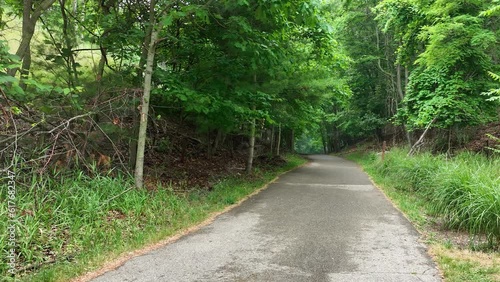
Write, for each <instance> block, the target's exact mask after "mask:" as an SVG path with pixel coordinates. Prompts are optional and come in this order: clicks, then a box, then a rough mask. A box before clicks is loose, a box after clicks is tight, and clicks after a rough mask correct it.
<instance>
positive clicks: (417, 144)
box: [407, 117, 437, 157]
mask: <svg viewBox="0 0 500 282" xmlns="http://www.w3.org/2000/svg"><path fill="white" fill-rule="evenodd" d="M436 119H437V117H435V118H434V119H433V120H431V122H429V124H427V126H426V127H425V130H424V132H423V133H422V135H420V138H418V140H417V142H415V144H413V146H412V147H411V149H410V151H409V152H408V155H407V156H408V157H411V156H413V154H414V153H415V151H416V150H417V149H418V148H419V147H420V146H422V144H423V143H424V137H425V135H426V134H427V131H429V129H430V128H431V125H432V124H433V123H434V122H435V121H436Z"/></svg>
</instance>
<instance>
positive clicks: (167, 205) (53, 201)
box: [0, 156, 305, 281]
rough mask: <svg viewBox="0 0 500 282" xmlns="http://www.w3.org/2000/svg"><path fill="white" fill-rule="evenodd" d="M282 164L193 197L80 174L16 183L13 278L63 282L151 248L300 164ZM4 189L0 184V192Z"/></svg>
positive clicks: (0, 267)
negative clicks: (145, 248) (279, 166)
mask: <svg viewBox="0 0 500 282" xmlns="http://www.w3.org/2000/svg"><path fill="white" fill-rule="evenodd" d="M287 159H288V163H287V164H286V165H285V166H284V167H281V168H276V169H273V170H269V171H259V170H257V171H256V173H255V174H254V176H252V177H251V178H247V177H242V178H228V179H225V180H223V181H221V182H219V183H218V184H216V185H215V186H214V188H213V190H212V191H206V190H197V189H193V190H191V191H190V192H188V193H185V194H178V193H175V192H173V190H172V189H171V188H169V187H158V189H157V190H155V191H148V190H145V189H144V190H140V189H131V190H128V191H127V192H124V191H126V190H127V189H128V188H130V187H132V186H133V181H132V179H130V178H126V177H115V178H111V177H106V176H95V177H88V176H86V175H84V174H82V173H80V174H76V175H72V176H66V177H61V178H59V179H57V180H56V179H50V178H46V177H42V178H40V177H37V176H33V177H32V178H31V183H29V185H26V186H21V185H20V183H21V181H20V180H21V179H18V182H19V184H18V185H17V189H16V199H15V202H16V205H17V212H16V214H17V223H16V236H17V237H16V244H17V246H16V254H17V256H18V257H17V262H18V263H17V267H18V275H17V278H18V280H20V281H68V280H69V279H70V278H72V277H76V276H78V275H81V274H84V273H86V272H88V271H90V270H93V269H97V268H98V267H99V266H100V265H102V264H103V263H104V262H106V261H109V260H110V259H113V258H117V257H118V256H119V255H120V254H121V253H124V252H127V251H130V250H134V249H137V248H141V247H143V246H145V245H149V244H153V243H155V242H158V241H160V240H162V239H165V238H166V237H168V236H171V235H173V234H175V233H176V232H179V231H180V230H182V229H185V228H187V227H189V226H192V225H195V224H197V223H200V222H202V221H203V220H205V219H206V218H208V217H209V216H210V215H211V214H213V213H214V212H217V211H221V210H222V209H224V208H225V207H227V206H229V205H232V204H234V203H237V202H238V201H239V200H241V199H242V198H244V197H245V196H247V195H248V194H250V193H252V192H253V191H255V190H256V189H258V188H260V187H262V186H263V185H264V184H266V183H268V182H269V181H270V180H272V179H273V178H274V177H276V175H278V174H280V173H282V172H284V171H287V170H289V169H291V168H294V167H296V166H298V165H300V164H302V163H304V162H305V160H303V159H301V158H299V157H296V156H288V157H287ZM19 174H20V172H18V175H19ZM18 177H19V176H18ZM5 183H6V182H5V181H3V179H2V185H4V184H5ZM4 188H6V187H3V186H2V187H1V194H0V199H1V201H2V203H5V202H6V197H7V194H6V190H7V189H4ZM117 195H119V196H117ZM110 199H111V200H110ZM0 214H1V215H2V216H6V215H7V205H1V206H0ZM7 224H8V222H7V221H1V222H0V230H1V231H2V237H1V238H0V248H1V250H2V253H5V252H6V251H7V250H8V249H9V248H10V247H9V246H8V245H7V244H8V240H7V238H6V236H3V235H4V234H7ZM22 269H25V270H26V271H23V270H22ZM7 270H8V268H7V265H6V264H4V263H3V262H2V264H0V273H1V274H2V276H3V277H6V276H7ZM11 280H13V279H11Z"/></svg>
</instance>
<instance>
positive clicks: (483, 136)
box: [465, 122, 500, 152]
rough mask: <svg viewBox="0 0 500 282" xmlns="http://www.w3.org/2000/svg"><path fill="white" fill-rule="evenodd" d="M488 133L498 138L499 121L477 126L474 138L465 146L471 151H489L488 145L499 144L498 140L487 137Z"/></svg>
mask: <svg viewBox="0 0 500 282" xmlns="http://www.w3.org/2000/svg"><path fill="white" fill-rule="evenodd" d="M488 135H491V136H494V137H496V138H500V122H496V123H490V124H488V125H484V126H481V127H479V128H478V130H477V132H476V134H475V135H474V138H473V139H472V140H471V141H469V143H467V145H466V146H465V148H466V149H467V150H469V151H473V152H491V150H489V149H487V148H488V147H490V148H491V147H495V146H498V145H500V144H499V142H498V141H495V140H493V138H491V137H488Z"/></svg>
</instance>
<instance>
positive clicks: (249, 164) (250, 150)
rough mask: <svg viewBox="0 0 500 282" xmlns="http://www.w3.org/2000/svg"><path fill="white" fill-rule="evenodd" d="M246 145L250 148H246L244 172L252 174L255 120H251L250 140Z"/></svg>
mask: <svg viewBox="0 0 500 282" xmlns="http://www.w3.org/2000/svg"><path fill="white" fill-rule="evenodd" d="M253 110H255V106H254V107H253ZM248 143H249V144H250V146H249V147H248V160H247V167H246V172H247V174H252V166H253V155H254V151H255V118H254V119H253V120H252V124H251V125H250V139H249V142H248Z"/></svg>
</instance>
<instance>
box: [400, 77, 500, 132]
mask: <svg viewBox="0 0 500 282" xmlns="http://www.w3.org/2000/svg"><path fill="white" fill-rule="evenodd" d="M465 76H466V75H465V74H464V73H463V72H461V71H459V72H455V73H451V72H450V71H448V70H447V69H439V68H417V69H416V70H415V71H414V72H413V73H412V75H411V77H410V84H409V85H408V93H407V96H406V97H405V100H404V102H405V105H406V108H404V109H403V110H401V111H400V112H399V113H398V117H399V118H401V119H402V120H404V121H405V122H407V123H408V124H409V126H410V128H423V127H425V126H426V125H427V124H429V123H431V121H432V120H434V119H435V122H434V124H433V126H435V127H442V128H448V127H450V126H452V125H456V124H458V125H474V124H481V123H485V122H487V121H491V120H493V119H494V118H495V115H496V114H495V113H496V110H495V109H496V108H495V105H494V104H493V103H490V104H488V103H486V102H485V101H484V99H483V98H482V97H481V96H479V95H474V94H475V93H476V89H477V88H479V87H481V83H478V82H477V81H475V80H467V79H465ZM478 113H481V114H478Z"/></svg>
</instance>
